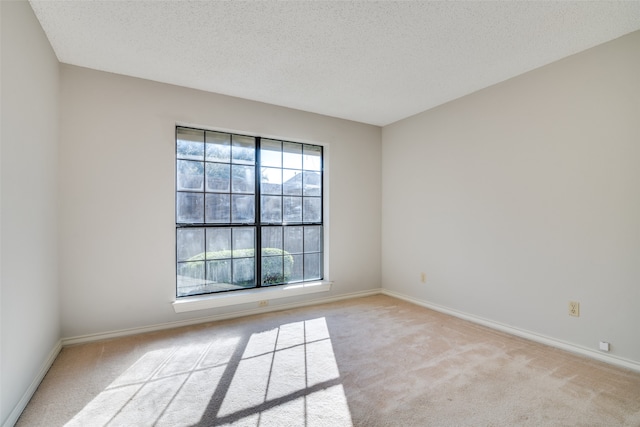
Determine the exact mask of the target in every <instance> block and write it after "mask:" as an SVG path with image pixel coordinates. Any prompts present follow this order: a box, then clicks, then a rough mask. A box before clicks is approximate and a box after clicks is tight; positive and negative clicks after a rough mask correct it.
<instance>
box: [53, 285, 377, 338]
mask: <svg viewBox="0 0 640 427" xmlns="http://www.w3.org/2000/svg"><path fill="white" fill-rule="evenodd" d="M380 293H382V289H381V288H376V289H370V290H366V291H360V292H352V293H348V294H341V295H335V296H331V297H326V298H314V299H311V300H308V301H299V302H293V303H285V304H279V305H273V306H267V307H259V308H253V309H249V310H241V311H234V312H232V313H223V314H217V315H213V316H205V317H197V318H194V319H188V320H179V321H175V322H167V323H159V324H155V325H149V326H143V327H139V328H129V329H119V330H115V331H109V332H100V333H97V334H88V335H79V336H75V337H68V338H63V339H62V346H63V347H64V346H68V345H74V344H83V343H88V342H94V341H102V340H106V339H111V338H118V337H124V336H128V335H138V334H143V333H147V332H155V331H161V330H164V329H173V328H179V327H182V326H191V325H197V324H200V323H208V322H216V321H220V320H227V319H234V318H237V317H244V316H251V315H253V314H261V313H269V312H273V311H281V310H289V309H292V308H298V307H306V306H310V305H319V304H327V303H330V302H335V301H341V300H346V299H352V298H362V297H366V296H371V295H378V294H380Z"/></svg>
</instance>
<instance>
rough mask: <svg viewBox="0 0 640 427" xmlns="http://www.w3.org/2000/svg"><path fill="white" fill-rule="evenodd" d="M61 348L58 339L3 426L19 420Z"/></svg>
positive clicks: (60, 341)
mask: <svg viewBox="0 0 640 427" xmlns="http://www.w3.org/2000/svg"><path fill="white" fill-rule="evenodd" d="M60 350H62V340H58V342H57V343H56V345H55V346H54V347H53V348H52V349H51V351H50V352H49V355H48V356H47V358H46V360H45V361H44V362H43V363H42V365H41V366H40V370H39V371H38V374H37V375H36V377H35V378H34V379H33V381H32V382H31V384H30V385H29V388H27V390H26V391H25V392H24V394H23V395H22V398H21V399H20V400H19V401H18V403H17V404H16V406H15V407H14V408H13V410H12V411H11V413H10V414H9V417H7V419H6V420H5V422H4V424H2V427H13V425H14V424H15V423H16V422H17V421H18V418H20V414H22V411H24V408H26V407H27V403H29V400H31V397H32V396H33V394H34V393H35V392H36V390H37V389H38V386H39V385H40V383H41V382H42V380H43V378H44V376H45V375H46V374H47V371H49V368H51V365H53V362H54V361H55V360H56V357H58V353H60Z"/></svg>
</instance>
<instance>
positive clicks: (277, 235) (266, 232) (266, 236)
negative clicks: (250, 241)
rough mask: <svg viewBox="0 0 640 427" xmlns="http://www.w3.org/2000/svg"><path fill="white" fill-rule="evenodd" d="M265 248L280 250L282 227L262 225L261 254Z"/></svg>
mask: <svg viewBox="0 0 640 427" xmlns="http://www.w3.org/2000/svg"><path fill="white" fill-rule="evenodd" d="M266 248H275V249H280V250H282V227H262V254H263V255H265V250H264V249H266Z"/></svg>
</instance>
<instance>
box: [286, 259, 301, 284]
mask: <svg viewBox="0 0 640 427" xmlns="http://www.w3.org/2000/svg"><path fill="white" fill-rule="evenodd" d="M290 256H291V259H292V261H293V264H292V265H291V274H290V275H289V281H290V282H300V281H302V280H303V279H304V275H303V267H304V264H303V255H290Z"/></svg>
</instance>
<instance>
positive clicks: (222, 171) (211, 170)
mask: <svg viewBox="0 0 640 427" xmlns="http://www.w3.org/2000/svg"><path fill="white" fill-rule="evenodd" d="M229 178H230V177H229V165H225V164H224V163H207V190H206V191H215V192H222V193H228V192H229V182H230V179H229Z"/></svg>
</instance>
